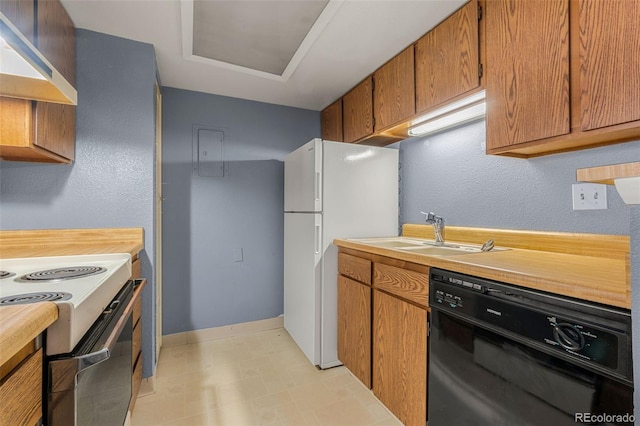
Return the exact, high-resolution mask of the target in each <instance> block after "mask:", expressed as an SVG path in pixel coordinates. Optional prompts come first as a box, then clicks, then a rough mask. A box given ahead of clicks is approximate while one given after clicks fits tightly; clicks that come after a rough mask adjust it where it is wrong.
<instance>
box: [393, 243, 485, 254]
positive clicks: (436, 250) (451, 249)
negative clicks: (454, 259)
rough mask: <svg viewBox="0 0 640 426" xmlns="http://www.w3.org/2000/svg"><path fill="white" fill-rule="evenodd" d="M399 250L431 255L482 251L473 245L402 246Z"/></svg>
mask: <svg viewBox="0 0 640 426" xmlns="http://www.w3.org/2000/svg"><path fill="white" fill-rule="evenodd" d="M399 250H402V251H407V252H411V253H420V254H428V255H430V256H454V255H460V254H469V253H482V250H481V249H480V247H473V246H429V245H427V246H422V247H411V248H408V247H407V248H401V249H399Z"/></svg>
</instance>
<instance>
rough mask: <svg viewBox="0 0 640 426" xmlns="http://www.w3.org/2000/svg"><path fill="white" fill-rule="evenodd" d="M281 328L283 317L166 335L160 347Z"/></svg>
mask: <svg viewBox="0 0 640 426" xmlns="http://www.w3.org/2000/svg"><path fill="white" fill-rule="evenodd" d="M282 327H284V317H283V316H279V317H276V318H268V319H264V320H259V321H251V322H243V323H240V324H231V325H224V326H222V327H213V328H205V329H202V330H194V331H187V332H184V333H175V334H166V335H164V336H162V347H163V348H169V347H171V346H180V345H187V344H189V343H197V342H204V341H207V340H215V339H222V338H225V337H234V336H242V335H245V334H252V333H257V332H260V331H266V330H273V329H274V328H282Z"/></svg>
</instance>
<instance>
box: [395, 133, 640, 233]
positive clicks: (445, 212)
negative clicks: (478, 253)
mask: <svg viewBox="0 0 640 426" xmlns="http://www.w3.org/2000/svg"><path fill="white" fill-rule="evenodd" d="M639 160H640V141H637V142H628V143H623V144H617V145H611V146H608V147H601V148H593V149H587V150H582V151H576V152H570V153H563V154H555V155H548V156H544V157H538V158H531V159H527V160H524V159H519V158H509V157H499V156H495V155H486V154H485V125H484V121H479V122H475V123H472V124H469V125H467V126H464V127H459V128H457V129H454V130H450V131H448V132H445V133H441V134H438V135H435V136H432V137H424V138H412V139H409V140H406V141H403V142H402V143H400V163H401V164H400V176H401V200H400V222H401V223H423V222H424V216H423V215H421V214H420V210H423V211H433V212H436V213H437V214H439V215H440V216H442V217H444V218H445V221H446V224H448V225H457V226H471V227H484V228H511V229H532V230H541V231H565V232H587V233H596V234H626V235H628V234H629V207H628V206H627V205H626V204H624V202H623V201H622V199H621V198H620V196H619V195H618V193H617V192H616V190H615V188H614V187H613V186H608V187H607V199H608V205H609V208H608V209H607V210H583V211H574V210H573V209H572V197H571V184H572V183H576V169H579V168H584V167H592V166H602V165H606V164H615V163H627V162H630V161H639Z"/></svg>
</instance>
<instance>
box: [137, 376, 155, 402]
mask: <svg viewBox="0 0 640 426" xmlns="http://www.w3.org/2000/svg"><path fill="white" fill-rule="evenodd" d="M154 393H156V376H151V377H147V378H146V379H142V382H141V383H140V389H139V390H138V398H140V397H143V396H147V395H152V394H154Z"/></svg>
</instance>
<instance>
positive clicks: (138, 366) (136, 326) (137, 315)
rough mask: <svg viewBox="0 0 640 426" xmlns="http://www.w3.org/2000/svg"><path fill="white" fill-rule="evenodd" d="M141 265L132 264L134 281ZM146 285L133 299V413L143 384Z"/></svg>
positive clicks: (130, 403)
mask: <svg viewBox="0 0 640 426" xmlns="http://www.w3.org/2000/svg"><path fill="white" fill-rule="evenodd" d="M140 274H141V264H140V259H139V258H138V259H136V260H135V261H134V262H133V264H132V279H136V278H140ZM143 286H144V284H140V285H139V286H138V287H137V288H136V290H135V292H134V294H133V297H134V298H135V299H136V300H135V302H134V303H135V304H134V305H133V314H132V322H133V341H132V351H131V367H132V371H131V373H132V374H131V400H130V401H129V411H133V409H134V408H135V405H136V399H137V397H138V391H139V390H140V384H141V383H142V319H141V317H142V288H143Z"/></svg>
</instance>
